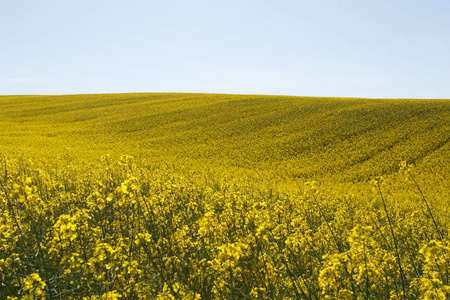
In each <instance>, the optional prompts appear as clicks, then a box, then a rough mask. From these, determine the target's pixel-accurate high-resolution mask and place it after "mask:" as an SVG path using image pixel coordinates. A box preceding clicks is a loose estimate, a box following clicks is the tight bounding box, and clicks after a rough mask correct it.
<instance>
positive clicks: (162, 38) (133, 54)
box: [0, 0, 450, 98]
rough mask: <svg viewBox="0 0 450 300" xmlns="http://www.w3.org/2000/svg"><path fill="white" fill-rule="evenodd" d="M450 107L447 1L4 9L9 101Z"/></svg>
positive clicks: (65, 4) (28, 5) (1, 40)
mask: <svg viewBox="0 0 450 300" xmlns="http://www.w3.org/2000/svg"><path fill="white" fill-rule="evenodd" d="M116 92H204V93H240V94H276V95H298V96H336V97H369V98H370V97H375V98H450V1H449V0H442V1H436V0H428V1H424V0H420V1H418V0H409V1H406V0H402V1H400V0H358V1H356V0H335V1H332V0H311V1H303V0H297V1H294V0H290V1H288V0H271V1H264V0H254V1H253V0H251V1H246V0H226V1H214V0H208V1H206V0H205V1H199V0H191V1H182V0H164V1H163V0H158V1H154V0H149V1H144V0H142V1H136V0H127V1H125V0H123V1H111V0H110V1H102V0H77V1H66V0H54V1H49V0H45V1H44V0H28V1H25V0H5V1H2V2H1V5H0V95H11V94H18V95H19V94H82V93H116Z"/></svg>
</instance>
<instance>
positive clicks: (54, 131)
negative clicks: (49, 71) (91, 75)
mask: <svg viewBox="0 0 450 300" xmlns="http://www.w3.org/2000/svg"><path fill="white" fill-rule="evenodd" d="M0 128H1V130H0V207H1V210H0V298H1V299H192V300H194V299H448V298H449V295H450V283H449V281H450V270H449V268H450V239H449V233H448V229H449V221H450V215H449V209H448V207H449V199H450V198H449V197H450V195H449V192H450V181H449V179H448V175H449V174H450V164H449V163H448V162H449V161H450V160H449V159H450V143H449V142H450V102H449V101H448V100H412V99H411V100H409V99H350V98H311V97H281V96H258V95H255V96H251V95H212V94H103V95H71V96H2V97H0Z"/></svg>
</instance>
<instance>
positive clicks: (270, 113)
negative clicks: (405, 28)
mask: <svg viewBox="0 0 450 300" xmlns="http://www.w3.org/2000/svg"><path fill="white" fill-rule="evenodd" d="M0 128H2V130H1V131H0V153H3V154H5V155H7V156H13V157H14V156H18V155H23V156H25V157H32V158H35V159H36V158H37V159H38V158H43V157H55V156H62V157H67V158H68V159H70V160H74V159H81V160H83V161H92V160H98V159H99V158H100V156H101V155H104V154H110V155H112V156H120V155H124V154H127V155H133V156H139V157H141V158H142V157H143V158H145V159H146V160H147V161H152V160H153V161H168V162H169V161H170V162H176V161H178V162H179V161H184V162H186V161H189V163H190V164H191V165H193V166H195V165H199V166H205V165H208V166H217V167H219V166H220V167H222V168H230V167H237V168H245V169H250V170H258V171H265V172H270V173H274V174H277V176H283V177H289V178H320V177H323V176H327V177H330V176H331V177H334V178H341V179H348V180H352V181H354V180H361V179H362V180H365V179H368V178H370V177H372V176H376V175H381V174H387V173H392V172H395V171H396V170H397V168H398V165H399V163H400V162H401V161H404V160H406V161H408V162H410V163H415V164H417V165H419V166H421V167H422V168H423V169H424V170H425V169H427V170H430V169H433V172H438V173H445V172H448V171H449V168H448V167H447V164H446V163H445V162H446V161H448V159H449V158H450V143H449V141H450V101H446V100H406V99H398V100H386V99H347V98H314V97H285V96H257V95H255V96H253V95H213V94H102V95H71V96H2V97H0Z"/></svg>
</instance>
